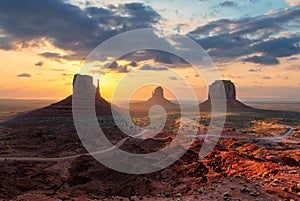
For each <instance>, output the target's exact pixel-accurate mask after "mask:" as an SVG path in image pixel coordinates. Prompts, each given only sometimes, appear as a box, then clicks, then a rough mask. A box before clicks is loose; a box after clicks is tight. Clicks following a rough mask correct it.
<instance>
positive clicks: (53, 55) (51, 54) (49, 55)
mask: <svg viewBox="0 0 300 201" xmlns="http://www.w3.org/2000/svg"><path fill="white" fill-rule="evenodd" d="M40 55H41V56H43V57H45V58H50V59H60V58H62V56H61V54H60V53H56V52H44V53H42V54H40Z"/></svg>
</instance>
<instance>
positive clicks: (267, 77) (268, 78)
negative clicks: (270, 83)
mask: <svg viewBox="0 0 300 201" xmlns="http://www.w3.org/2000/svg"><path fill="white" fill-rule="evenodd" d="M262 79H264V80H271V79H272V78H271V77H270V76H263V77H262Z"/></svg>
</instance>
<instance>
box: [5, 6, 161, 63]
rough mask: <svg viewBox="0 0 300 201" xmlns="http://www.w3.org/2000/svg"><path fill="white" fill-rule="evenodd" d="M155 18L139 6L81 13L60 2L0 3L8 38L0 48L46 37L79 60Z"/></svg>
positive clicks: (158, 16) (90, 9) (111, 7)
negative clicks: (100, 46) (112, 39)
mask: <svg viewBox="0 0 300 201" xmlns="http://www.w3.org/2000/svg"><path fill="white" fill-rule="evenodd" d="M159 19H160V15H159V14H157V13H156V11H154V10H153V9H152V8H151V7H148V6H145V5H144V4H142V3H128V4H123V5H122V4H121V5H118V6H110V7H109V8H97V7H89V8H87V9H86V10H81V9H80V8H79V7H77V6H74V5H71V4H69V3H67V2H66V1H63V0H43V1H41V0H26V1H20V0H1V1H0V29H2V30H3V31H4V33H5V34H6V35H9V36H10V38H8V37H6V38H2V39H3V40H2V39H1V43H0V48H2V49H5V50H9V49H12V48H13V43H14V42H18V41H31V40H38V39H42V38H47V39H49V40H50V41H51V42H52V43H53V45H55V46H56V47H58V48H61V49H64V50H72V51H73V52H75V53H77V54H75V55H78V53H80V57H81V58H82V57H84V56H85V55H84V54H87V53H88V52H89V51H91V50H92V49H93V48H95V47H96V46H97V45H99V44H100V43H101V42H103V41H104V40H106V39H108V38H110V37H112V36H114V35H116V34H118V33H121V32H123V31H127V30H131V29H136V28H146V27H152V25H153V24H155V23H157V22H158V20H159ZM43 56H45V55H43ZM46 56H48V55H46ZM73 59H74V57H73Z"/></svg>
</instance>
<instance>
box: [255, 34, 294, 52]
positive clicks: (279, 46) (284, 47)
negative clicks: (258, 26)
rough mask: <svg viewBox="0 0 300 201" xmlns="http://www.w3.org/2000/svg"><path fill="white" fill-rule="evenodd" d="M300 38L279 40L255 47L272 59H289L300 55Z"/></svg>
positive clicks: (262, 43)
mask: <svg viewBox="0 0 300 201" xmlns="http://www.w3.org/2000/svg"><path fill="white" fill-rule="evenodd" d="M299 45H300V37H298V36H297V37H291V38H277V39H273V40H269V41H266V42H261V43H259V44H257V45H255V46H254V49H256V50H257V51H259V52H263V53H265V54H266V55H268V56H272V57H288V56H292V55H295V54H299V53H300V46H299Z"/></svg>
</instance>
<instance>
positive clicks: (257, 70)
mask: <svg viewBox="0 0 300 201" xmlns="http://www.w3.org/2000/svg"><path fill="white" fill-rule="evenodd" d="M260 71H261V70H260V69H253V68H251V69H249V72H260Z"/></svg>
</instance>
